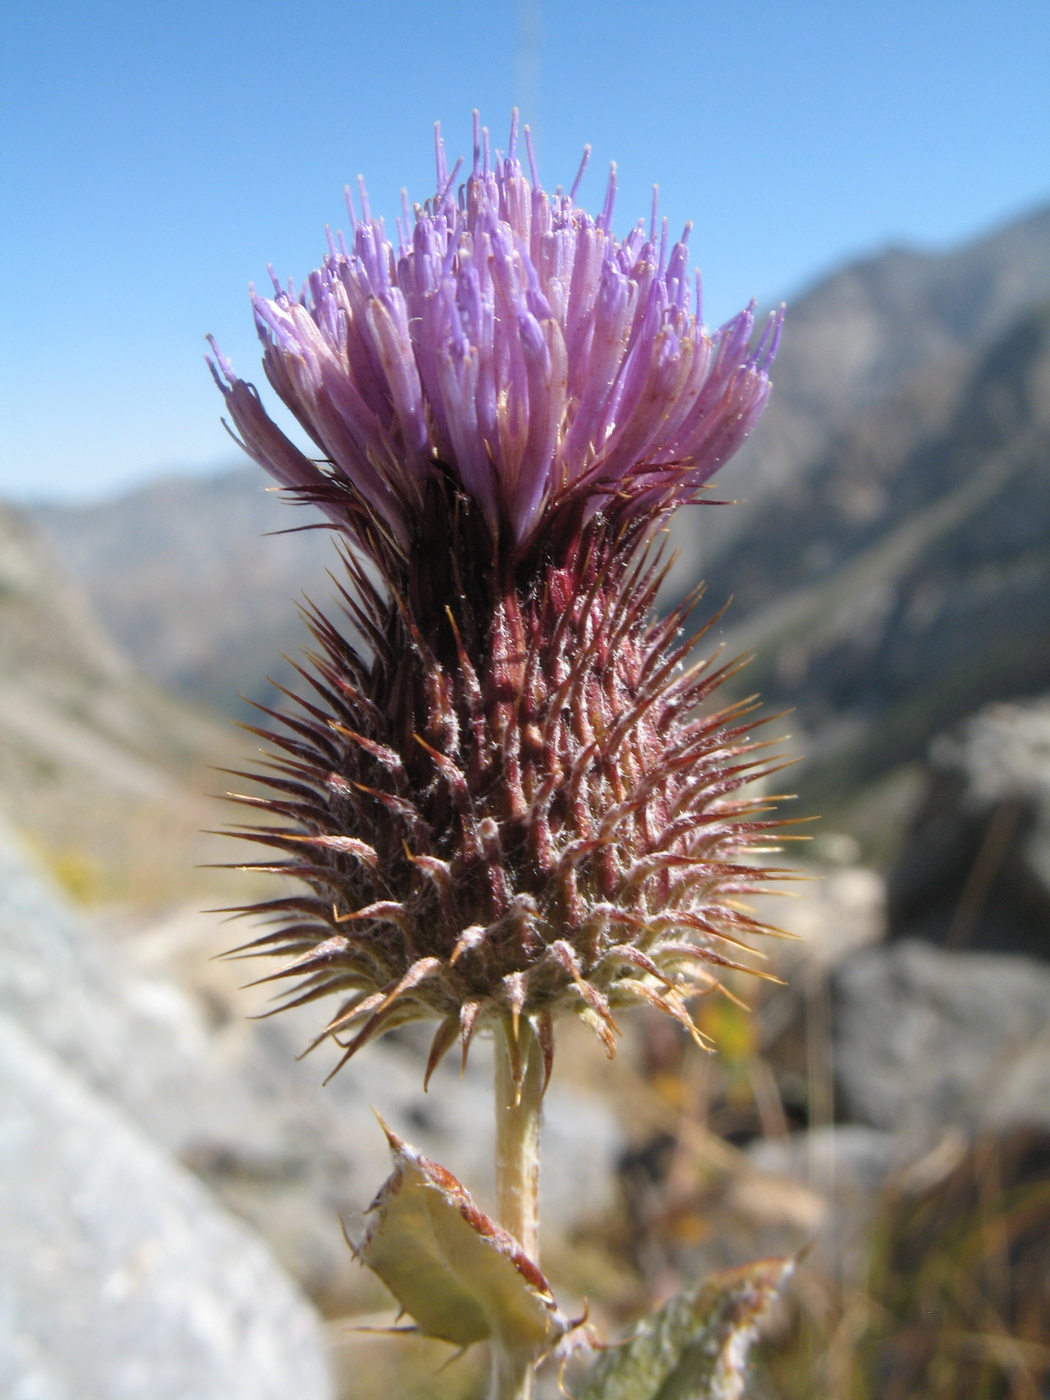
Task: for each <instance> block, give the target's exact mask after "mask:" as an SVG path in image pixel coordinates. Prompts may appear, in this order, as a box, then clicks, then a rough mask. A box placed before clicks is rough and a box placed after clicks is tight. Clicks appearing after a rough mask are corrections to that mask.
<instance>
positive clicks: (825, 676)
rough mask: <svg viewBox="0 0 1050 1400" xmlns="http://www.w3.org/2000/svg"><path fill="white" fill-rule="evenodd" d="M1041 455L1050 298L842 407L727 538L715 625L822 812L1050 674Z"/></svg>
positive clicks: (1039, 686)
mask: <svg viewBox="0 0 1050 1400" xmlns="http://www.w3.org/2000/svg"><path fill="white" fill-rule="evenodd" d="M1048 453H1050V305H1046V306H1044V307H1042V308H1040V309H1038V310H1036V311H1032V312H1030V313H1029V314H1027V315H1025V316H1024V317H1022V318H1021V319H1020V320H1019V321H1018V322H1016V323H1015V324H1013V325H1012V326H1011V327H1010V328H1009V329H1008V331H1007V332H1006V333H1005V334H1004V335H1003V336H1001V337H1000V338H999V339H998V340H997V341H995V342H994V343H993V344H992V345H991V346H989V347H988V348H987V349H986V350H984V351H982V352H980V353H976V354H974V355H971V356H969V357H966V358H959V357H954V356H953V357H952V359H951V360H950V362H949V363H947V364H941V365H939V366H937V367H936V368H935V369H931V370H929V371H927V372H926V373H925V374H923V375H921V376H918V377H916V378H915V379H914V380H913V381H912V382H911V383H910V384H909V385H908V386H907V387H906V389H905V390H904V391H902V392H900V393H898V394H896V395H894V396H893V397H891V398H890V399H888V400H887V401H886V402H885V403H883V404H881V405H880V406H879V407H878V408H876V409H873V410H871V411H869V412H868V413H866V414H865V415H863V416H861V417H860V418H859V419H857V420H855V421H854V422H853V423H852V424H851V425H850V427H849V428H848V429H847V430H845V431H844V432H843V433H841V434H840V435H839V436H838V437H837V438H836V439H835V441H834V442H833V443H832V445H831V448H830V450H829V451H828V453H827V454H826V455H825V456H824V457H823V458H822V460H821V461H820V462H818V463H816V464H815V465H814V466H813V467H812V468H811V469H810V471H809V472H808V473H806V474H805V475H803V476H800V477H799V478H797V479H795V480H794V481H793V482H792V484H791V488H790V490H788V489H784V490H783V491H781V492H780V493H779V495H778V498H777V499H776V501H775V502H770V503H769V504H768V505H766V506H765V507H762V508H759V509H757V510H756V511H755V512H754V513H753V515H752V518H751V520H750V521H749V522H748V525H747V527H746V529H745V530H744V531H743V533H742V534H741V535H740V536H739V537H738V538H737V539H736V540H735V541H734V542H733V544H732V545H731V546H730V547H729V548H728V549H727V552H726V553H725V555H724V556H723V558H722V560H721V564H720V573H721V575H722V576H724V577H725V578H726V579H727V580H728V581H730V583H731V586H732V587H733V588H734V590H735V594H736V596H735V599H734V605H733V608H732V610H731V615H735V617H736V618H737V619H739V621H738V622H737V623H736V625H734V626H732V627H731V628H729V629H728V631H727V634H726V637H725V640H726V642H727V645H728V647H729V649H730V650H732V651H736V650H742V649H745V648H746V647H749V646H753V647H754V648H755V651H756V660H755V662H754V665H753V666H752V667H750V668H749V669H748V672H747V684H748V686H749V687H750V686H755V688H757V689H759V690H760V691H761V692H762V693H763V694H764V695H765V696H767V697H768V698H769V699H770V700H771V701H772V703H774V704H775V705H777V706H782V705H786V706H790V707H792V708H794V709H795V710H796V711H797V716H798V718H797V721H795V723H796V725H797V724H801V726H802V728H803V730H804V732H805V734H806V743H807V748H808V751H809V755H810V763H809V772H808V775H807V782H808V784H809V786H810V788H811V790H813V791H814V792H816V790H817V789H819V797H820V802H821V805H823V806H824V807H825V809H826V807H827V804H828V803H831V804H832V805H836V804H838V803H839V802H840V801H841V800H842V799H843V798H844V797H846V796H847V795H848V794H849V793H850V792H851V791H853V790H854V789H855V788H856V786H857V785H858V784H863V783H865V782H868V781H870V780H871V779H872V778H874V777H876V776H878V775H879V774H880V773H884V772H886V771H887V770H889V769H891V768H893V767H895V766H897V765H900V764H904V763H908V762H911V761H913V760H915V759H916V758H917V757H919V756H921V754H922V753H923V752H924V750H925V748H926V746H927V744H928V743H929V741H930V740H931V739H932V738H933V736H934V735H935V734H937V733H938V732H939V731H940V730H941V729H944V728H947V727H949V726H951V725H952V724H954V723H956V722H957V721H959V720H961V719H962V718H963V717H964V716H966V715H967V714H969V713H971V712H972V711H974V710H976V709H977V708H978V707H979V706H981V705H983V704H985V703H987V702H989V701H992V700H1007V699H1011V698H1013V697H1015V696H1023V695H1034V694H1038V693H1039V692H1040V691H1041V690H1045V689H1047V688H1050V640H1048V639H1050V529H1048V526H1050V473H1048V471H1047V459H1048ZM771 600H772V601H771Z"/></svg>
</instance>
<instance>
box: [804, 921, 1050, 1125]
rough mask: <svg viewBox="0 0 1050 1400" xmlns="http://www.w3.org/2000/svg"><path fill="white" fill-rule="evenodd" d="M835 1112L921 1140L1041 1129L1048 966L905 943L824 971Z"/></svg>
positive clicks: (1048, 1065) (1049, 1081) (1048, 1030)
mask: <svg viewBox="0 0 1050 1400" xmlns="http://www.w3.org/2000/svg"><path fill="white" fill-rule="evenodd" d="M831 985H832V995H833V1013H834V1064H835V1071H836V1079H837V1084H838V1104H839V1109H840V1112H841V1113H842V1114H843V1115H844V1116H845V1117H846V1118H849V1119H852V1120H854V1121H857V1122H860V1123H866V1124H870V1125H871V1126H873V1127H876V1128H883V1129H886V1130H889V1131H893V1132H896V1133H897V1134H899V1135H901V1136H902V1138H903V1139H904V1140H906V1141H908V1142H910V1143H912V1144H915V1145H921V1144H923V1143H926V1144H929V1143H930V1142H931V1141H933V1140H935V1139H936V1138H937V1137H938V1136H939V1135H940V1134H941V1133H942V1132H943V1130H944V1129H945V1128H947V1127H949V1126H953V1125H954V1126H958V1127H961V1128H964V1129H966V1130H968V1131H976V1130H979V1129H981V1128H985V1127H993V1126H994V1127H995V1128H997V1129H1004V1128H1008V1127H1020V1126H1032V1127H1038V1126H1042V1127H1048V1126H1050V1092H1048V1090H1050V968H1047V967H1046V966H1045V965H1043V964H1041V963H1039V962H1036V961H1035V960H1034V959H1028V958H1021V957H1005V956H996V955H994V954H989V953H957V952H947V951H944V950H942V949H938V948H933V947H931V946H930V945H929V944H926V943H921V942H917V941H908V942H903V943H896V944H890V945H887V946H883V947H878V948H869V949H867V950H865V951H864V952H861V953H858V954H857V955H856V956H854V957H852V958H849V959H847V960H846V961H845V962H843V963H842V964H840V966H839V967H838V968H837V969H836V971H835V973H834V975H833V978H832V984H831Z"/></svg>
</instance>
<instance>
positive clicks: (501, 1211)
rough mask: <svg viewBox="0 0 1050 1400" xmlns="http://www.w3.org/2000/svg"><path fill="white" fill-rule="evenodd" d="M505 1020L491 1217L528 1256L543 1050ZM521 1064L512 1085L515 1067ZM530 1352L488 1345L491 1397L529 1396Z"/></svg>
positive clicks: (532, 1242)
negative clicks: (493, 1201)
mask: <svg viewBox="0 0 1050 1400" xmlns="http://www.w3.org/2000/svg"><path fill="white" fill-rule="evenodd" d="M513 1036H514V1031H513V1027H512V1025H511V1024H510V1022H507V1023H506V1024H505V1025H503V1026H501V1027H499V1028H498V1029H497V1031H496V1037H495V1039H496V1217H497V1219H498V1220H499V1223H500V1224H501V1225H502V1226H503V1228H504V1230H506V1231H507V1233H508V1234H511V1235H513V1236H514V1238H515V1239H516V1240H517V1241H518V1243H519V1244H520V1245H521V1247H522V1249H523V1250H524V1251H525V1253H526V1254H527V1255H528V1256H529V1258H530V1259H532V1260H534V1261H536V1260H538V1258H539V1246H540V1233H539V1224H540V1219H539V1185H540V1114H541V1107H542V1102H543V1078H544V1068H543V1054H542V1052H541V1050H540V1046H539V1042H538V1041H537V1039H536V1035H535V1032H534V1031H533V1029H532V1026H531V1025H530V1024H529V1022H528V1021H527V1020H526V1019H525V1018H524V1017H523V1018H522V1019H521V1021H520V1022H519V1024H518V1035H517V1043H516V1045H515V1043H514V1040H513ZM515 1063H517V1064H518V1065H519V1067H520V1076H521V1078H520V1084H515V1078H514V1066H515ZM532 1362H533V1358H532V1355H531V1354H529V1353H525V1352H522V1351H521V1350H520V1349H519V1348H509V1347H507V1346H502V1345H500V1341H499V1339H498V1338H494V1339H493V1345H492V1386H491V1390H490V1400H529V1397H530V1396H531V1395H532Z"/></svg>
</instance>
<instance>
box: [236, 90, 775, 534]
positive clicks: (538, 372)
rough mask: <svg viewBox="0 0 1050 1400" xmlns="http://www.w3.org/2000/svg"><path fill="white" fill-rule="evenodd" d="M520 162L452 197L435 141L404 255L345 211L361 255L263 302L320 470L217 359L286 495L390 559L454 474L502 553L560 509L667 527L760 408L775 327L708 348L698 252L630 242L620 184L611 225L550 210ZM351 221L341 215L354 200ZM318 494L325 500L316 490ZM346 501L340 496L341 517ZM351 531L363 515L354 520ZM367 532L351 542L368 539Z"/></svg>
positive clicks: (570, 203) (643, 237)
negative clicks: (573, 503)
mask: <svg viewBox="0 0 1050 1400" xmlns="http://www.w3.org/2000/svg"><path fill="white" fill-rule="evenodd" d="M524 134H525V140H526V146H527V148H528V156H529V162H530V168H531V174H532V179H531V181H530V180H529V179H527V178H526V176H525V175H524V173H523V171H522V167H521V163H520V161H519V159H518V156H517V136H518V132H517V116H516V114H515V118H514V121H513V123H512V127H511V134H510V141H509V144H508V151H507V155H506V156H505V157H501V156H500V154H499V153H498V152H497V153H496V158H495V160H494V161H491V160H490V155H489V149H488V135H487V132H482V131H481V130H480V129H479V126H478V121H477V114H475V122H474V159H473V164H472V167H471V171H470V174H469V175H468V177H467V179H466V181H465V182H464V183H462V184H460V185H459V187H458V190H457V189H456V187H455V186H456V180H457V177H458V172H459V165H458V164H457V166H456V167H455V168H454V169H453V170H452V171H451V172H449V170H448V169H447V166H446V161H445V152H444V146H443V143H442V141H441V138H440V133H438V135H437V194H436V195H435V197H434V198H433V199H432V200H430V201H428V203H427V204H426V205H425V206H423V207H422V208H421V207H419V206H416V208H415V210H414V213H412V214H410V213H409V211H408V208H407V202H406V206H405V210H404V213H403V216H402V218H400V219H398V221H397V224H398V238H397V247H396V248H395V247H394V245H393V244H392V243H391V242H390V241H389V240H388V239H387V238H386V234H385V230H384V225H383V221H382V220H379V219H375V218H373V217H372V215H371V211H370V209H369V206H368V199H367V195H366V194H365V191H364V187H363V185H362V187H361V216H360V217H358V216H357V214H356V213H355V211H354V208H353V205H352V203H351V204H350V215H351V221H352V239H351V245H350V247H349V248H346V247H345V245H343V243H342V239H341V238H340V240H339V243H338V244H336V243H334V242H332V240H331V239H330V240H329V243H330V251H329V253H328V255H327V257H326V258H325V259H324V262H323V264H322V266H321V267H320V269H318V271H316V272H314V273H312V274H311V275H310V277H309V278H308V279H307V282H306V284H305V285H304V286H303V288H302V290H301V292H300V294H299V296H298V298H295V297H294V296H293V295H292V294H290V292H288V291H285V290H283V289H282V288H281V287H280V286H279V285H278V284H277V282H276V280H275V282H274V292H273V295H272V296H271V297H263V296H260V295H258V294H255V293H253V298H252V300H253V305H254V309H255V317H256V324H257V327H258V331H259V335H260V338H261V339H262V342H263V345H264V347H265V349H264V364H265V368H266V373H267V377H268V378H269V380H270V382H271V384H272V385H273V387H274V388H275V389H276V391H277V393H278V394H279V395H280V397H281V398H282V400H283V401H284V403H285V404H286V405H287V406H288V408H289V409H290V410H291V411H292V413H293V414H294V415H295V417H296V418H297V419H298V421H299V422H300V423H301V424H302V426H303V428H304V429H305V430H306V432H307V433H308V434H309V436H310V437H311V439H312V440H313V441H314V442H315V443H316V444H317V446H318V447H319V449H320V452H321V454H322V460H321V462H320V463H315V462H312V461H311V460H310V459H309V458H307V457H306V456H305V455H304V454H303V453H302V452H300V451H299V449H298V448H296V447H295V446H294V445H293V444H292V443H291V442H290V441H289V440H288V439H287V437H286V436H285V435H284V434H283V433H282V432H281V431H280V429H278V428H277V427H276V425H275V424H273V423H272V422H271V421H270V419H269V418H268V417H267V415H266V413H265V410H264V409H263V407H262V404H261V402H260V400H259V398H258V395H257V394H256V393H255V391H254V389H253V388H252V387H251V386H250V385H247V384H245V383H244V382H243V381H241V380H239V379H238V378H237V376H236V374H235V373H234V372H233V370H232V368H231V367H230V365H229V364H228V363H227V362H226V361H224V360H223V359H222V357H221V356H219V355H218V354H217V353H216V360H215V363H213V365H212V368H213V372H214V373H215V376H216V379H217V381H218V383H219V385H220V387H221V388H222V390H223V393H224V394H225V396H226V401H227V405H228V408H229V411H230V415H231V417H232V419H233V421H234V424H235V425H236V427H237V430H238V432H239V433H240V435H241V439H242V440H243V445H244V447H245V448H246V450H247V451H248V452H249V453H250V455H251V456H252V457H254V458H255V460H256V461H258V462H259V463H260V465H262V466H263V467H265V468H266V469H267V470H268V471H269V472H271V473H272V475H274V476H275V477H276V478H277V480H278V481H280V482H281V484H282V485H284V486H286V487H289V488H292V489H293V490H296V491H298V492H300V493H301V494H304V495H310V494H311V493H313V494H314V495H315V496H317V497H318V498H323V502H322V503H324V504H325V505H326V508H327V509H328V511H329V514H330V515H332V517H333V519H336V520H337V523H340V524H343V525H344V526H346V525H348V524H349V519H348V517H347V514H346V512H341V511H340V509H339V507H338V505H333V497H332V494H331V486H332V484H333V483H335V484H336V485H337V486H341V487H345V489H346V493H347V496H348V498H349V497H351V496H352V497H353V499H354V500H355V501H357V502H359V503H360V505H361V506H363V508H364V510H365V512H366V513H367V515H369V516H370V517H371V518H372V520H373V521H374V523H375V525H376V526H377V527H378V528H379V529H381V530H382V532H383V534H384V536H386V537H387V538H388V539H389V540H390V541H391V542H392V543H395V544H396V546H398V547H400V548H405V547H407V546H408V545H409V543H410V540H411V536H412V533H413V522H414V520H415V519H416V518H417V516H418V513H419V511H420V510H421V509H422V508H423V502H424V488H425V485H426V482H427V479H428V477H429V476H430V475H432V474H433V473H435V472H438V471H441V470H443V469H447V470H449V471H451V473H452V474H453V476H454V478H455V479H458V482H459V483H460V485H461V486H462V488H463V489H464V490H465V491H466V492H467V493H469V495H470V496H471V497H473V498H474V500H475V501H476V502H477V503H478V505H479V506H480V508H481V510H482V512H483V513H484V516H485V518H486V519H487V521H488V524H489V528H490V530H491V531H492V533H493V535H494V536H495V537H497V538H507V537H509V538H510V539H512V540H513V542H514V544H515V545H516V546H522V545H525V544H527V543H528V542H530V541H531V540H532V539H534V537H535V535H536V532H537V531H538V529H539V528H540V526H541V522H542V520H543V519H544V515H545V511H546V510H548V509H549V508H550V507H552V506H554V507H556V506H557V505H558V504H559V503H561V502H563V501H565V500H566V499H568V498H573V499H575V500H577V501H579V500H580V499H581V498H582V499H583V502H584V515H585V516H590V515H593V514H595V513H596V512H598V511H599V510H602V509H608V508H610V506H611V503H613V502H615V503H616V508H617V510H618V511H620V512H621V513H623V514H626V515H634V516H637V515H642V514H646V515H648V514H659V513H660V512H661V511H663V510H666V509H667V508H669V507H672V506H673V505H675V504H676V503H678V502H680V501H682V500H687V499H691V498H692V496H693V494H694V493H695V491H696V490H697V488H699V487H700V486H701V485H703V483H704V482H706V481H707V480H708V478H709V477H710V476H712V474H713V473H714V472H715V471H716V470H717V468H718V467H720V466H721V465H722V463H723V462H724V461H725V460H726V459H727V458H728V457H729V456H731V455H732V453H733V452H735V451H736V449H737V448H738V447H739V446H740V444H741V443H742V441H743V440H744V438H745V437H746V436H747V434H748V432H749V431H750V430H751V428H752V426H753V425H754V423H755V421H756V420H757V418H758V416H759V415H760V413H761V412H762V409H763V408H764V406H765V403H766V400H767V398H768V395H769V379H768V373H767V371H768V368H769V365H770V363H771V362H772V359H773V356H774V354H775V353H776V345H777V340H778V338H779V333H780V323H781V319H782V313H780V312H777V313H775V314H774V315H772V316H771V317H770V319H769V322H768V324H767V326H766V328H765V331H764V332H763V335H762V337H761V339H760V341H759V343H758V346H757V347H756V348H755V349H754V350H753V351H752V350H751V349H750V340H751V333H752V328H753V315H754V304H753V303H752V305H751V306H750V307H748V308H747V309H746V310H744V311H742V312H740V313H739V315H737V316H736V317H734V318H733V319H732V320H731V321H729V322H728V323H727V324H726V325H725V326H723V327H722V328H721V330H719V331H716V332H714V333H713V334H712V333H709V332H708V331H707V330H706V329H705V328H704V327H703V326H702V324H701V323H700V320H699V316H700V286H699V279H698V278H697V281H696V285H695V292H694V287H693V283H692V279H691V278H690V277H689V275H688V267H687V262H688V248H687V239H688V234H689V229H688V228H687V229H686V230H685V233H684V234H683V236H682V239H681V240H680V241H679V242H677V243H675V244H673V245H672V246H671V247H670V248H668V238H667V226H666V221H664V223H663V225H662V229H659V230H658V227H657V220H656V211H655V203H654V211H653V218H652V221H651V223H650V226H649V229H648V232H647V231H646V229H645V226H644V224H643V223H639V224H638V225H636V226H635V227H634V228H633V229H632V230H631V232H630V233H629V234H628V235H627V237H626V238H625V239H624V240H623V241H622V242H619V241H618V240H617V239H616V238H615V237H614V236H613V234H612V231H611V224H612V216H613V207H614V202H615V195H616V172H615V167H613V169H612V171H611V173H610V177H609V182H608V186H607V189H606V195H605V201H604V205H603V208H602V212H601V214H599V215H598V216H597V217H596V218H595V217H592V216H591V215H590V214H588V213H587V212H586V211H585V210H583V209H581V208H579V206H578V205H577V204H576V202H575V193H576V189H577V186H578V184H579V180H580V177H581V176H582V173H583V167H584V165H585V164H586V154H585V156H584V161H583V163H582V164H581V167H580V173H579V175H578V176H577V178H576V182H575V183H574V185H573V187H572V190H571V192H570V193H569V194H568V195H565V194H562V193H560V192H558V193H556V194H553V195H551V194H548V193H547V192H546V191H545V190H544V189H543V187H542V186H541V184H540V182H539V179H538V177H537V174H536V168H535V161H534V159H533V153H532V146H531V141H530V140H529V133H528V128H526V129H525V133H524ZM348 203H349V200H348ZM322 486H323V487H324V489H323V490H322V489H320V488H321V487H322ZM336 499H337V498H336ZM358 518H360V510H359V511H358ZM354 533H358V534H359V533H360V531H359V529H355V530H354Z"/></svg>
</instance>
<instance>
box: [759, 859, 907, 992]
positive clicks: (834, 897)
mask: <svg viewBox="0 0 1050 1400" xmlns="http://www.w3.org/2000/svg"><path fill="white" fill-rule="evenodd" d="M813 845H814V848H815V849H814V854H815V855H816V856H817V857H818V859H819V860H820V861H821V863H820V864H806V865H800V866H799V867H798V876H799V879H800V883H798V884H794V885H787V886H785V889H786V890H788V891H789V892H790V894H791V900H790V902H785V903H782V904H781V905H780V907H779V908H777V909H776V910H775V911H774V910H772V909H771V910H770V915H771V917H772V919H773V922H774V923H776V924H778V925H780V927H782V928H784V929H785V930H787V931H788V932H789V933H793V934H794V935H795V936H796V938H797V939H798V942H792V943H786V944H783V945H777V946H775V947H770V946H769V945H767V946H766V948H765V949H764V951H769V952H770V953H771V954H772V955H773V956H774V958H775V961H776V963H777V966H778V967H781V968H783V969H784V971H785V975H786V976H787V977H788V978H789V979H790V978H791V977H793V976H794V975H795V970H796V969H797V968H798V966H799V965H810V964H819V966H820V967H821V968H830V967H833V966H834V965H835V964H836V963H838V962H841V960H842V959H843V958H845V957H848V956H849V954H851V953H855V952H856V951H857V950H858V949H860V948H866V947H868V946H869V945H870V944H872V943H877V942H879V941H880V940H881V939H882V937H883V936H884V934H885V932H886V884H885V881H884V880H883V878H882V876H881V875H879V874H878V873H877V871H874V870H868V869H867V868H865V867H864V866H862V865H854V864H851V863H849V862H850V861H851V860H852V859H854V858H855V851H854V846H855V843H854V842H853V841H852V840H851V838H850V837H848V836H846V835H843V834H840V833H836V832H822V833H821V834H820V835H819V836H818V837H817V839H816V840H815V841H814V843H813ZM838 852H842V854H843V855H844V856H845V857H846V859H845V860H844V861H842V862H841V863H840V862H839V861H837V860H835V859H834V857H835V854H836V853H838Z"/></svg>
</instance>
